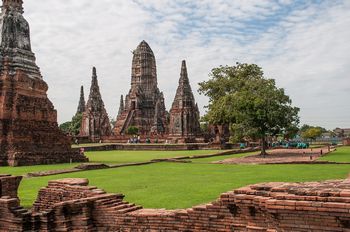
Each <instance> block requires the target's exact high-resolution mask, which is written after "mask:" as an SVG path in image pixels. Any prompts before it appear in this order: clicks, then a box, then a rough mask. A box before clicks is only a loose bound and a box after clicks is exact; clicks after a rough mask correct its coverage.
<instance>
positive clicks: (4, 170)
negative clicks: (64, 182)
mask: <svg viewBox="0 0 350 232" xmlns="http://www.w3.org/2000/svg"><path fill="white" fill-rule="evenodd" d="M77 165H78V164H77V163H74V164H54V165H37V166H26V167H0V173H1V174H11V175H16V176H20V175H25V174H27V173H29V172H39V171H49V170H60V169H68V168H73V167H75V166H77Z"/></svg>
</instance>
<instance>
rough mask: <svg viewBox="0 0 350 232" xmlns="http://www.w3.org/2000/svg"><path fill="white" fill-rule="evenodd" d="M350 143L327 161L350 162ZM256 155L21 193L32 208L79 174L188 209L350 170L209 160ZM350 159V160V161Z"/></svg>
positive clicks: (123, 172) (148, 200)
mask: <svg viewBox="0 0 350 232" xmlns="http://www.w3.org/2000/svg"><path fill="white" fill-rule="evenodd" d="M216 152H217V151H176V152H172V151H171V152H164V151H163V152H154V151H146V152H144V151H143V152H139V151H110V152H108V151H107V152H88V153H87V155H88V156H89V158H90V160H91V161H92V162H102V163H108V164H114V163H130V162H141V161H147V160H151V159H156V158H168V157H175V156H183V155H201V154H202V155H203V154H211V153H216ZM349 153H350V147H342V148H338V151H337V152H335V153H332V154H330V155H328V156H325V157H323V159H332V160H336V161H340V160H343V162H345V161H347V160H349V156H350V155H349ZM251 154H255V153H246V154H236V155H230V156H219V157H210V158H203V159H194V160H191V161H192V163H156V164H151V165H144V166H134V167H124V168H117V169H104V170H95V171H86V172H78V173H70V174H64V175H56V176H48V177H40V178H31V179H27V178H25V179H23V181H22V183H21V185H20V189H19V196H20V198H21V202H22V205H23V206H25V207H30V206H31V205H32V203H33V202H34V201H35V198H36V196H37V193H38V191H39V189H40V188H41V187H44V186H46V185H47V182H48V181H49V180H54V179H60V178H67V177H79V178H88V179H89V180H90V184H91V185H94V186H97V187H99V188H102V189H105V190H106V191H108V192H111V193H123V194H125V195H126V200H127V201H129V202H134V203H137V204H140V205H143V206H144V207H147V208H167V209H174V208H187V207H191V206H194V205H198V204H202V203H207V202H210V201H212V200H215V199H216V198H218V197H219V195H220V194H221V193H223V192H226V191H229V190H232V189H235V188H239V187H242V186H246V185H249V184H254V183H261V182H276V181H277V182H279V181H283V182H302V181H320V180H327V179H343V178H345V177H346V176H347V175H348V173H349V172H350V165H218V164H209V163H210V162H212V161H218V160H222V159H227V158H234V157H242V156H246V155H251ZM349 161H350V160H349ZM75 165H76V164H73V165H70V164H63V165H44V166H34V167H20V168H9V167H3V168H0V173H10V174H14V175H20V174H24V173H27V172H33V171H40V170H52V169H63V168H69V167H72V166H75Z"/></svg>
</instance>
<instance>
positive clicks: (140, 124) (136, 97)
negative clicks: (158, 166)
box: [114, 41, 169, 135]
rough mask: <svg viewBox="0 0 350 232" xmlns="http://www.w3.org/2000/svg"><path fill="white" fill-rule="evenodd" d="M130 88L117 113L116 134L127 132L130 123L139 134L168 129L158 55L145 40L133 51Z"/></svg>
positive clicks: (160, 131)
mask: <svg viewBox="0 0 350 232" xmlns="http://www.w3.org/2000/svg"><path fill="white" fill-rule="evenodd" d="M133 54H134V55H133V60H132V70H131V89H130V91H129V94H128V95H126V97H125V104H124V107H123V109H120V111H121V113H120V114H119V115H118V118H117V122H116V125H115V129H114V131H115V134H117V135H121V134H125V133H126V132H127V129H128V128H129V127H130V126H135V127H137V128H138V129H139V132H140V134H150V133H154V134H163V133H166V132H167V124H168V118H169V117H168V113H167V112H166V110H165V104H164V96H163V93H161V92H160V91H159V89H158V83H157V67H156V59H155V57H154V54H153V51H152V49H151V48H150V46H149V45H148V44H147V43H146V41H142V42H141V43H140V44H139V46H138V47H137V48H136V50H135V51H134V52H133Z"/></svg>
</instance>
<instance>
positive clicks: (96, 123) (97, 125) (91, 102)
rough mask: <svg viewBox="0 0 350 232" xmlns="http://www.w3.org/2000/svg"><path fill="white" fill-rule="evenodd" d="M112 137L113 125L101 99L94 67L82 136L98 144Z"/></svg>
mask: <svg viewBox="0 0 350 232" xmlns="http://www.w3.org/2000/svg"><path fill="white" fill-rule="evenodd" d="M111 135H112V129H111V124H110V122H109V117H108V114H107V112H106V109H105V106H104V103H103V100H102V97H101V93H100V87H99V86H98V81H97V73H96V68H95V67H94V68H93V69H92V81H91V88H90V95H89V99H88V101H87V103H86V106H85V112H84V113H83V118H82V123H81V128H80V136H83V137H89V139H90V140H91V141H92V142H98V141H100V140H101V139H102V137H104V136H111Z"/></svg>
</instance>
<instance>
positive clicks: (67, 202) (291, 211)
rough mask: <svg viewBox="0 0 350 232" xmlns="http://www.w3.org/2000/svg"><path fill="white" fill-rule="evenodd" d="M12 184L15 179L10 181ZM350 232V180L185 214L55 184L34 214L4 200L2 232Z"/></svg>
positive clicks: (240, 193) (232, 198) (245, 195)
mask: <svg viewBox="0 0 350 232" xmlns="http://www.w3.org/2000/svg"><path fill="white" fill-rule="evenodd" d="M8 180H10V179H8ZM7 228H11V230H10V231H227V232H229V231H235V232H236V231H266V232H277V231H300V232H303V231H350V180H336V181H325V182H310V183H266V184H258V185H252V186H248V187H244V188H241V189H238V190H234V191H231V192H227V193H224V194H222V195H221V196H220V198H219V199H218V200H216V201H214V202H212V203H210V204H205V205H201V206H196V207H193V208H190V209H183V210H156V209H142V208H141V207H140V206H136V205H134V204H130V203H128V202H124V201H123V195H118V194H107V193H105V192H104V191H103V190H100V189H97V188H96V187H91V186H90V187H89V186H88V181H87V180H86V179H64V180H58V181H50V182H49V184H48V186H47V187H45V188H43V189H41V190H40V192H39V194H38V198H37V201H36V203H35V204H34V207H33V211H32V212H30V211H28V210H24V209H23V208H21V207H20V206H19V201H18V199H17V198H12V197H6V196H2V198H1V199H0V231H8V230H6V229H7Z"/></svg>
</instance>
